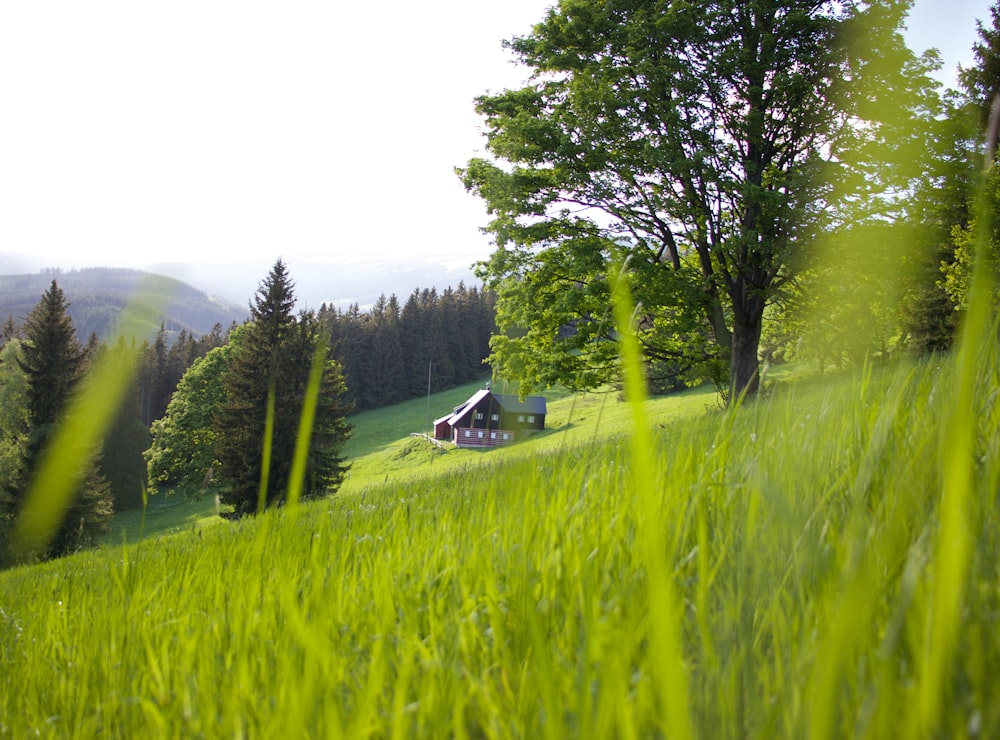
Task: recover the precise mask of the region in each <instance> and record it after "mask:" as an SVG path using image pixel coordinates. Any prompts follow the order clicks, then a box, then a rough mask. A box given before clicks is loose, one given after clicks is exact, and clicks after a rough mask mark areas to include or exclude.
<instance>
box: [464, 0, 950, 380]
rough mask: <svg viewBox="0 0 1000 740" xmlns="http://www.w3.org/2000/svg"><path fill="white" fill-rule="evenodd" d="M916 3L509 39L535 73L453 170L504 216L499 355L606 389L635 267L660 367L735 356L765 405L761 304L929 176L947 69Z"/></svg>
mask: <svg viewBox="0 0 1000 740" xmlns="http://www.w3.org/2000/svg"><path fill="white" fill-rule="evenodd" d="M906 7H907V4H906V3H903V2H891V3H874V4H871V5H868V4H865V3H860V2H855V3H833V2H830V3H814V2H799V1H797V0H785V1H782V2H776V1H773V0H755V1H753V2H735V0H719V1H717V2H711V3H697V4H692V3H672V4H670V6H669V10H667V9H665V8H664V7H663V4H662V3H659V2H654V1H653V0H649V1H647V2H631V3H626V2H596V0H594V1H580V2H572V3H570V2H566V3H562V4H560V5H559V6H557V7H555V8H552V9H551V10H550V11H549V13H548V15H547V16H546V18H545V19H544V20H543V21H542V22H541V23H539V24H538V25H536V26H535V28H534V29H533V31H532V33H531V34H530V35H528V36H525V37H518V38H515V39H514V40H512V41H511V42H510V43H509V47H510V48H511V49H512V50H513V51H514V52H515V54H516V55H517V58H518V60H519V61H521V62H523V63H525V64H526V65H528V66H529V67H530V68H532V70H533V72H534V76H533V78H532V82H531V84H530V85H529V86H527V87H525V88H522V89H518V90H508V91H505V92H502V93H499V94H496V95H484V96H481V97H480V98H478V99H477V109H478V111H479V112H480V113H481V114H483V115H484V116H485V118H486V126H487V129H488V134H487V141H488V143H487V147H488V150H489V152H490V153H491V154H492V155H493V156H494V157H495V160H489V159H484V158H479V159H473V160H471V161H470V162H469V163H468V166H467V167H466V168H465V169H464V170H462V171H461V172H460V174H461V175H462V178H463V180H464V182H465V185H466V186H467V187H468V188H469V189H470V190H472V191H474V192H475V193H476V194H478V195H479V196H481V197H482V198H483V199H484V200H485V201H486V204H487V208H488V209H489V211H490V213H491V214H492V216H493V220H492V221H491V222H490V224H489V226H488V230H489V231H490V232H491V233H492V234H493V235H494V236H495V238H496V242H497V249H496V251H495V252H494V254H493V256H492V257H491V259H490V260H489V261H488V262H487V263H485V264H484V265H483V266H482V274H483V276H484V277H487V278H488V279H489V280H490V285H491V286H492V287H495V288H496V289H497V290H498V291H499V292H500V299H499V300H500V305H499V308H498V320H499V324H500V330H501V337H500V338H499V339H497V340H496V342H495V344H494V345H493V356H492V357H491V362H493V363H494V364H496V365H501V366H504V367H507V368H509V369H510V370H511V371H518V372H521V375H520V376H519V377H518V380H521V381H522V382H524V383H525V384H526V385H527V386H528V388H527V390H531V388H532V387H534V386H535V385H536V384H542V383H546V382H551V379H553V378H558V379H559V380H560V381H561V382H563V383H567V384H580V385H587V384H589V383H594V382H600V381H603V380H606V379H607V377H608V374H609V372H610V369H609V363H610V361H611V356H612V353H610V352H607V351H606V348H605V347H604V346H602V344H601V342H602V341H605V340H606V339H608V338H609V334H610V332H611V325H610V323H609V322H607V321H606V317H607V311H608V302H607V290H606V286H605V285H604V281H605V280H606V276H607V274H608V265H609V264H610V263H616V262H618V261H619V260H621V259H622V258H623V257H624V256H625V255H626V254H627V255H629V256H630V257H631V262H630V264H631V265H632V267H633V269H634V270H635V272H634V274H633V275H632V280H633V293H634V295H635V296H636V299H637V301H639V302H640V304H641V305H642V311H643V313H644V314H645V315H647V316H648V319H646V320H645V321H644V322H643V323H642V324H640V329H641V331H642V340H643V342H644V344H645V346H646V349H647V352H648V353H649V354H650V356H652V357H656V356H657V353H658V352H659V353H660V354H662V355H663V356H664V357H663V358H661V359H667V360H669V361H672V362H676V363H679V364H681V365H684V364H690V363H691V360H692V355H693V356H694V358H696V359H697V358H698V355H699V354H701V355H702V356H701V358H700V359H703V360H705V361H707V362H709V363H712V364H714V363H715V361H716V358H717V357H718V356H720V355H721V356H722V357H723V359H724V360H727V361H731V371H730V386H731V387H733V388H737V389H743V388H746V389H748V390H750V391H751V392H752V391H753V390H754V389H755V388H756V385H757V382H758V367H757V365H758V361H757V351H758V344H759V337H760V332H761V329H762V327H761V322H762V316H763V313H764V309H765V307H766V305H767V303H768V301H769V300H771V299H772V296H773V295H774V293H775V291H776V290H778V289H779V288H780V287H781V286H783V285H784V284H785V283H786V282H787V281H788V279H789V278H790V277H791V276H792V275H793V274H794V273H795V271H796V270H797V269H799V268H801V266H802V263H803V254H804V252H805V251H807V249H808V247H809V246H810V244H811V242H812V241H813V240H814V239H815V237H816V235H817V233H819V232H820V231H822V230H824V229H829V228H832V227H833V226H843V225H844V224H846V223H849V222H850V221H857V220H862V219H868V218H873V217H875V216H876V215H877V214H881V213H884V212H885V210H886V209H887V208H890V207H893V206H894V202H895V199H894V194H896V193H899V192H900V190H901V188H904V189H905V187H906V183H907V179H908V178H909V177H912V176H914V174H915V173H913V172H911V171H910V169H911V168H910V167H909V165H910V164H911V163H912V162H913V161H914V157H913V154H914V153H915V151H918V147H919V145H920V144H921V143H922V140H921V133H922V129H923V127H922V126H920V125H917V119H918V118H920V117H921V116H926V115H927V108H928V105H929V104H928V103H927V101H926V100H925V98H926V96H927V95H928V94H929V90H930V88H931V82H930V80H929V78H928V77H927V73H928V71H929V70H930V69H931V67H932V65H931V63H930V61H929V60H917V59H915V58H914V57H913V55H912V54H911V53H910V52H909V51H908V50H907V49H906V47H905V45H904V44H903V42H902V38H901V36H900V34H899V28H900V24H901V23H902V19H903V14H904V12H905V10H906ZM876 91H877V93H876ZM873 100H878V101H879V102H878V103H872V102H871V101H873ZM823 165H826V166H825V167H822V166H823ZM821 174H822V177H821V176H820V175H821ZM831 182H832V183H833V184H834V185H835V187H831ZM519 296H521V297H530V298H535V299H537V302H536V303H534V304H523V303H522V304H519V303H518V300H517V299H518V297H519ZM581 331H582V332H583V333H582V334H580V335H576V334H574V332H581ZM601 332H603V336H602V335H601ZM692 340H694V341H692ZM709 342H711V343H712V344H714V346H713V347H712V348H711V350H709V351H706V350H707V349H708V347H709ZM574 344H575V345H577V346H574ZM566 350H572V351H574V352H575V353H576V354H569V353H567V351H566ZM699 350H701V351H702V352H701V353H699ZM540 353H541V354H540Z"/></svg>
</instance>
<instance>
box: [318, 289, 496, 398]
mask: <svg viewBox="0 0 1000 740" xmlns="http://www.w3.org/2000/svg"><path fill="white" fill-rule="evenodd" d="M319 315H320V320H321V321H322V322H324V324H325V325H326V326H327V327H329V331H330V335H331V338H332V340H333V344H334V348H335V353H336V356H337V358H338V359H339V361H340V362H341V364H342V365H343V367H344V376H345V379H346V381H347V387H348V392H349V394H350V396H351V399H352V400H353V402H354V403H355V407H356V408H358V409H365V408H378V407H381V406H388V405H390V404H393V403H398V402H399V401H404V400H406V399H408V398H415V397H418V396H421V395H424V394H426V393H427V389H428V377H429V379H430V390H431V391H432V392H436V391H439V390H444V389H446V388H451V387H453V386H455V385H460V384H461V383H465V382H467V381H469V380H473V379H475V378H476V377H477V376H479V375H481V374H482V373H483V372H485V370H486V368H485V366H484V364H483V362H484V360H485V358H486V357H487V356H489V353H490V347H489V342H490V337H491V336H492V334H493V331H494V329H495V326H496V295H495V294H494V293H493V292H492V291H486V290H481V289H479V288H477V287H471V288H470V287H467V286H466V285H465V284H464V283H459V284H458V287H457V288H454V289H453V288H451V287H449V288H447V289H445V290H444V291H443V292H442V293H438V292H437V291H436V290H435V289H434V288H430V289H423V290H421V289H417V290H414V291H413V292H412V293H411V294H410V296H409V297H408V298H407V299H406V303H404V304H403V305H402V306H400V303H399V299H398V298H397V297H396V296H395V295H391V296H389V297H388V298H386V297H385V296H384V295H382V296H379V299H378V300H377V301H376V302H375V304H374V305H373V306H372V307H371V309H370V310H368V311H364V312H362V311H361V309H360V308H359V307H358V305H357V304H354V305H352V306H350V307H349V308H347V309H345V310H338V309H334V308H329V307H327V306H325V305H324V306H322V307H321V308H320V312H319Z"/></svg>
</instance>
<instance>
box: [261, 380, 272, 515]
mask: <svg viewBox="0 0 1000 740" xmlns="http://www.w3.org/2000/svg"><path fill="white" fill-rule="evenodd" d="M276 390H277V389H276V387H275V378H274V373H273V372H272V373H271V383H270V385H269V386H268V387H267V410H266V411H265V412H264V445H263V449H262V450H261V453H260V486H259V487H258V489H257V513H258V514H263V513H264V509H266V508H267V488H268V483H269V482H270V479H271V447H272V444H273V442H274V397H275V395H276Z"/></svg>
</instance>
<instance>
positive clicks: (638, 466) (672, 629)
mask: <svg viewBox="0 0 1000 740" xmlns="http://www.w3.org/2000/svg"><path fill="white" fill-rule="evenodd" d="M626 266H627V264H626ZM626 266H623V267H622V269H621V270H619V271H617V277H616V278H615V280H614V285H613V290H614V312H615V325H616V327H617V329H618V336H619V346H620V353H621V365H622V374H623V376H624V380H625V395H626V397H627V399H628V402H629V405H630V407H631V409H632V422H633V428H632V433H631V434H632V439H631V457H630V464H631V469H632V484H633V485H634V486H635V490H636V500H637V502H638V507H639V511H638V512H637V518H638V524H639V535H638V539H639V547H640V548H641V551H642V558H643V560H644V562H645V564H646V569H647V572H646V580H647V588H648V589H649V620H650V633H651V642H652V646H651V650H650V653H651V655H652V667H653V669H654V672H655V673H654V676H655V679H656V681H657V686H658V689H659V696H660V700H661V701H662V703H663V706H664V707H665V709H666V728H667V731H668V733H669V734H670V736H671V737H676V738H681V739H682V740H684V739H686V738H691V737H693V730H692V725H691V714H690V701H689V690H688V679H687V672H686V669H685V667H684V657H683V652H682V648H681V634H682V633H681V626H680V615H681V613H682V610H681V609H680V608H679V607H678V603H677V596H676V593H675V589H674V574H673V568H672V567H670V564H669V563H668V562H667V558H666V553H667V552H672V551H673V550H674V548H673V547H672V546H671V545H673V543H672V542H670V538H671V532H670V530H669V529H667V527H666V526H664V505H663V496H664V495H665V492H662V491H660V492H658V491H657V490H656V478H657V476H656V474H655V471H654V467H653V465H654V463H653V460H652V455H653V450H654V449H655V448H654V446H653V444H652V440H651V439H650V433H649V422H648V420H647V419H646V415H645V413H644V410H643V405H644V404H645V402H646V381H645V378H644V377H643V372H642V357H641V354H640V350H639V341H638V339H637V338H636V336H635V330H634V321H635V318H634V316H633V314H632V310H633V303H632V299H631V296H630V293H629V289H628V284H627V282H626V280H627V278H626V276H625V269H626ZM676 531H677V530H676V529H674V530H673V532H674V533H676Z"/></svg>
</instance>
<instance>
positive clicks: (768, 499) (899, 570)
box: [0, 357, 1000, 738]
mask: <svg viewBox="0 0 1000 740" xmlns="http://www.w3.org/2000/svg"><path fill="white" fill-rule="evenodd" d="M991 362H992V364H991V365H990V367H989V368H988V369H987V370H985V371H984V372H983V373H982V374H981V378H980V384H979V390H978V393H979V395H978V399H977V402H976V403H977V405H976V408H977V409H979V412H980V413H979V415H978V416H977V418H976V420H975V423H976V430H975V431H976V440H977V452H976V460H977V463H976V466H975V468H974V470H973V471H972V473H973V479H972V481H971V486H972V487H971V488H970V489H968V490H966V491H965V492H964V494H963V496H964V498H963V499H961V500H962V501H963V503H962V506H963V507H965V508H966V509H967V511H966V514H967V518H966V519H964V520H963V521H964V522H965V524H964V527H965V528H966V529H967V532H968V535H969V537H970V539H969V542H970V547H969V549H968V551H967V552H965V553H964V554H963V553H959V557H962V558H965V559H966V562H965V566H964V567H965V570H964V572H965V573H966V576H965V577H962V578H961V579H960V584H959V589H958V591H957V593H958V598H959V600H960V601H959V602H958V603H954V604H951V605H945V606H946V607H948V608H944V607H942V605H941V604H939V603H938V602H937V601H936V597H935V594H936V593H937V592H938V591H939V590H940V589H939V586H940V583H942V582H950V581H951V580H952V579H953V578H954V577H955V576H956V574H960V573H961V572H963V571H962V570H961V569H958V568H956V567H954V563H953V561H954V558H955V553H954V552H952V553H951V554H950V555H948V556H947V557H943V556H941V554H940V553H941V552H942V550H941V548H940V546H939V543H938V542H937V533H938V531H939V527H942V526H944V524H943V523H942V520H941V518H940V516H939V512H940V511H941V504H940V499H941V493H940V492H941V490H942V485H943V484H944V483H945V481H946V480H947V477H946V469H945V468H944V467H942V465H941V464H940V463H939V460H940V457H939V455H940V451H941V450H942V449H943V448H942V447H941V444H942V442H941V435H940V422H941V420H942V419H943V418H945V417H947V415H948V414H949V413H950V410H951V406H952V404H953V393H952V391H953V388H954V386H955V380H954V375H953V373H952V369H951V368H950V366H949V365H948V364H947V363H937V362H928V363H921V364H918V365H914V366H909V365H907V366H900V367H898V368H896V369H889V370H886V371H881V372H877V373H867V374H862V375H860V376H858V377H855V378H850V379H848V378H844V379H841V380H840V381H839V382H834V383H812V384H796V385H794V386H790V387H789V388H788V389H787V390H785V391H782V392H779V393H777V394H775V395H774V396H773V397H771V398H765V399H761V400H760V401H758V402H754V403H751V404H749V405H748V406H747V407H746V408H744V409H743V410H741V411H740V412H738V413H734V414H722V413H712V414H708V415H704V414H702V415H700V416H699V418H694V419H681V420H679V421H675V422H672V423H668V422H664V426H663V427H660V426H658V425H657V422H655V421H654V422H653V424H654V435H653V441H652V442H651V445H650V447H649V448H648V449H645V450H642V451H640V452H639V454H641V455H642V458H641V459H642V461H643V463H644V465H648V466H649V467H648V469H649V470H651V471H652V473H651V475H652V477H651V479H650V480H648V481H646V482H647V483H649V484H650V485H649V488H648V490H645V492H644V488H643V486H640V487H639V488H638V489H637V488H636V486H634V485H633V483H632V481H633V480H634V479H635V478H634V471H635V469H636V467H635V466H634V462H635V460H634V458H633V457H632V454H631V453H630V452H629V445H628V444H626V442H627V439H625V438H613V437H612V438H604V439H596V440H595V439H593V437H592V436H587V435H583V436H581V437H580V438H579V439H578V440H576V441H572V440H571V439H566V440H564V441H560V440H559V436H560V435H559V434H558V433H555V434H552V435H550V437H549V438H548V440H546V444H548V445H549V447H550V449H549V450H548V451H543V450H535V451H532V448H530V447H528V446H526V445H525V446H519V447H520V449H521V451H522V452H531V454H517V450H518V447H514V448H511V449H509V450H507V451H505V452H504V453H503V454H502V455H498V456H495V457H487V456H486V455H484V454H478V455H473V456H471V457H468V458H467V459H468V460H469V461H470V464H464V465H463V464H459V465H455V466H453V467H451V468H450V469H447V470H446V469H444V468H439V467H436V466H437V465H438V462H435V463H433V465H434V466H435V468H434V471H433V472H434V474H433V475H430V474H427V475H426V477H425V478H424V480H423V482H419V483H418V482H416V481H413V480H404V479H402V478H393V477H390V480H389V481H388V483H385V484H381V485H375V484H374V483H371V482H370V479H369V483H366V484H364V485H361V486H360V487H359V488H358V489H356V491H355V493H354V494H349V495H348V494H345V495H343V496H338V497H335V498H333V499H331V500H328V501H324V502H319V503H317V504H314V505H311V506H309V507H304V508H302V509H300V510H298V511H297V512H279V513H271V514H268V515H266V516H264V517H261V518H260V519H259V520H256V521H245V522H237V523H226V524H225V525H221V526H215V527H212V528H209V529H202V530H199V531H198V532H197V533H195V534H190V533H186V534H181V535H175V536H171V537H165V538H158V539H148V540H145V541H143V542H141V543H139V544H138V545H136V546H129V547H117V548H112V549H108V550H103V551H98V552H89V553H84V554H82V555H80V556H77V557H72V558H66V559H64V560H61V561H57V562H53V563H48V564H44V565H41V566H37V567H34V568H22V569H18V570H14V571H11V572H8V573H5V574H0V594H2V601H0V603H2V610H0V735H2V734H4V733H9V734H11V735H14V736H20V735H26V734H30V733H32V732H35V731H37V732H40V733H42V734H56V735H71V734H77V735H79V736H94V735H97V734H115V735H129V736H132V735H136V736H138V735H149V734H154V735H185V736H186V735H198V734H205V735H208V736H221V735H234V734H241V735H251V736H272V735H275V734H278V733H281V734H285V735H288V734H292V735H314V736H331V737H336V736H340V735H346V736H352V737H353V736H372V735H374V736H388V735H390V734H397V733H398V734H399V735H400V736H408V735H417V736H425V737H426V736H432V737H439V736H446V735H450V734H453V735H455V736H473V737H475V736H486V737H511V736H514V737H544V736H550V737H564V736H567V735H569V736H579V735H583V736H597V737H608V736H620V737H636V736H650V735H655V734H658V733H660V732H663V731H664V729H665V728H667V729H669V733H668V734H671V735H674V734H676V733H677V730H678V728H680V727H683V726H684V725H687V724H689V725H691V726H692V727H693V728H694V730H695V732H696V733H697V734H700V735H707V736H713V737H723V738H725V737H748V736H749V737H773V736H775V735H784V736H804V735H812V736H817V737H826V736H841V735H856V734H857V735H869V736H875V737H888V736H898V735H900V734H903V735H906V734H909V735H911V736H916V735H922V734H934V731H935V728H936V729H937V734H940V735H941V736H955V735H961V734H966V733H971V734H979V735H980V736H983V737H990V736H997V734H998V733H1000V644H998V643H997V642H996V640H995V639H994V636H995V635H996V634H998V633H1000V589H998V588H997V583H1000V563H998V558H1000V542H998V534H1000V516H998V502H997V500H996V495H995V492H996V491H997V490H998V484H1000V453H998V450H1000V402H998V398H997V394H996V392H995V391H996V388H998V387H1000V373H998V372H997V361H996V358H995V357H994V358H993V359H992V361H991ZM939 364H944V366H943V367H939V366H938V365H939ZM690 403H691V404H692V405H693V406H697V405H699V404H700V406H701V407H702V408H703V407H704V405H705V401H704V400H703V399H701V400H692V401H690ZM611 406H612V404H611V399H609V400H608V402H607V403H606V405H605V407H604V410H603V412H602V418H603V419H605V420H608V419H610V418H611V416H613V414H611V415H609V413H610V412H609V407H611ZM654 407H655V404H654ZM577 409H578V410H579V411H580V413H581V418H582V416H583V414H584V413H588V414H592V415H594V416H596V413H597V408H590V409H589V410H588V409H585V408H584V407H583V406H581V405H579V402H578V406H577ZM575 414H576V411H574V415H573V416H570V415H569V414H568V412H567V415H566V416H565V417H563V418H565V419H566V420H567V421H566V424H567V429H573V427H570V426H568V425H569V424H570V423H572V420H573V419H575V418H576V416H575ZM386 452H388V449H387V448H383V449H380V450H379V449H374V448H373V454H376V455H377V454H385V453H386ZM449 454H450V453H449ZM446 457H447V456H446ZM485 459H489V460H491V461H492V462H491V467H490V468H489V471H490V474H489V475H483V473H484V472H485V469H484V468H483V467H481V463H482V461H484V460H485ZM650 494H652V496H650ZM974 494H978V495H974ZM663 585H668V586H669V588H667V589H666V590H664V589H663V588H661V587H660V586H663ZM949 609H950V610H951V611H949ZM653 614H655V615H659V617H658V618H655V619H654V618H651V615H653ZM948 614H953V615H954V614H957V615H958V621H957V622H956V623H955V624H954V629H953V630H952V631H951V632H949V631H947V630H946V631H945V632H944V633H941V632H940V628H939V627H938V626H937V625H938V624H939V623H940V622H941V621H944V620H943V617H945V616H947V615H948ZM935 630H937V631H935ZM932 636H934V638H935V639H934V640H931V637H932ZM939 638H940V639H939ZM940 644H944V645H946V646H947V650H946V651H945V653H944V656H945V660H944V662H943V663H941V662H940V661H936V660H935V659H934V657H933V656H935V655H936V654H937V651H938V648H937V645H940ZM675 658H679V660H675ZM681 661H682V662H681ZM677 697H682V699H681V700H678V698H677ZM928 697H931V698H932V699H934V700H935V701H927V698H928Z"/></svg>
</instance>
